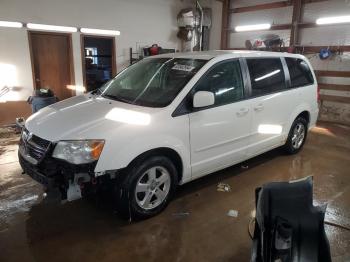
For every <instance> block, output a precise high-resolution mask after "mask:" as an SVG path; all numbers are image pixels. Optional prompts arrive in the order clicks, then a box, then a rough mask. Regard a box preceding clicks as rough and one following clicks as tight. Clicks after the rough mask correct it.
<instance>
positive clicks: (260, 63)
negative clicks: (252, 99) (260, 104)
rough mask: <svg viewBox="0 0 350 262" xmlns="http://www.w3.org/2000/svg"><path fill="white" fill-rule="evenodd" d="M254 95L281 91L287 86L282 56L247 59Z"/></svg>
mask: <svg viewBox="0 0 350 262" xmlns="http://www.w3.org/2000/svg"><path fill="white" fill-rule="evenodd" d="M247 63H248V68H249V74H250V80H251V83H252V96H261V95H265V94H269V93H273V92H277V91H280V90H282V89H284V88H285V87H286V83H285V78H284V72H283V67H282V63H281V59H280V58H254V59H247Z"/></svg>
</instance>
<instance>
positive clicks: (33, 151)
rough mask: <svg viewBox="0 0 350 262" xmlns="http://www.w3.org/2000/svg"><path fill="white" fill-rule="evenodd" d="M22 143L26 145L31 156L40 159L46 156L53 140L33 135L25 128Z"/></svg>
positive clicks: (26, 149)
mask: <svg viewBox="0 0 350 262" xmlns="http://www.w3.org/2000/svg"><path fill="white" fill-rule="evenodd" d="M20 143H21V144H22V145H23V146H24V148H25V151H26V153H27V154H28V155H29V156H31V157H32V158H34V159H36V160H37V161H40V160H42V159H43V158H44V156H45V154H46V152H47V150H48V149H49V146H50V143H51V142H50V141H48V140H45V139H43V138H40V137H38V136H36V135H33V134H31V133H30V132H29V131H28V130H27V129H24V130H23V133H22V137H21V141H20Z"/></svg>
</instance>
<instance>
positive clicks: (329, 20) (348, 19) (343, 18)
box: [316, 15, 350, 25]
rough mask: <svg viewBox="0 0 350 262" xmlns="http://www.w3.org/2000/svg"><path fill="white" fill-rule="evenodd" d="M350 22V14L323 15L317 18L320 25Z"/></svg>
mask: <svg viewBox="0 0 350 262" xmlns="http://www.w3.org/2000/svg"><path fill="white" fill-rule="evenodd" d="M341 23H350V16H349V15H348V16H333V17H323V18H319V19H317V20H316V24H318V25H327V24H341Z"/></svg>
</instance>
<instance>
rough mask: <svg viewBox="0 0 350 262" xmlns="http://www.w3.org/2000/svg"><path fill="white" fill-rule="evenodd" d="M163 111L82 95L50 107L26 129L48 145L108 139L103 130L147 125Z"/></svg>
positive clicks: (40, 112) (28, 122) (41, 112)
mask: <svg viewBox="0 0 350 262" xmlns="http://www.w3.org/2000/svg"><path fill="white" fill-rule="evenodd" d="M160 110H161V109H160V108H150V107H141V106H136V105H130V104H126V103H122V102H118V101H114V100H110V99H106V98H103V97H101V96H92V95H89V94H87V95H80V96H75V97H72V98H68V99H66V100H63V101H61V102H58V103H55V104H53V105H50V106H47V107H45V108H43V109H41V110H39V111H38V112H37V113H35V114H33V115H32V116H31V117H29V118H28V120H27V121H26V124H25V126H26V128H27V129H28V130H29V131H30V132H32V133H33V134H35V135H37V136H39V137H41V138H44V139H46V140H49V141H59V140H69V139H105V137H104V135H105V134H104V130H108V129H113V130H116V129H115V128H118V127H119V126H125V125H130V126H135V125H147V124H149V122H150V119H151V115H152V114H154V113H155V112H158V111H160Z"/></svg>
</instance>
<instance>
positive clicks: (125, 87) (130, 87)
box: [101, 58, 207, 107]
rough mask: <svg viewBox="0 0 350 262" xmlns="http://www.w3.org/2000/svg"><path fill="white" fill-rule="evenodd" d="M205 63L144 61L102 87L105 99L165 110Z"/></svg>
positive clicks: (192, 61)
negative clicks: (163, 108)
mask: <svg viewBox="0 0 350 262" xmlns="http://www.w3.org/2000/svg"><path fill="white" fill-rule="evenodd" d="M206 62H207V60H200V59H185V58H152V59H145V60H142V61H140V62H138V63H136V64H134V65H132V66H130V67H128V68H127V69H125V70H124V71H122V72H121V73H120V74H118V75H117V76H116V77H115V78H114V79H112V80H111V81H109V82H107V83H106V84H105V85H104V86H102V87H101V90H103V93H102V96H104V97H107V98H111V99H115V100H118V101H122V102H125V103H129V104H135V105H140V106H149V107H164V106H167V105H169V104H170V103H171V102H172V101H173V100H174V98H175V97H176V96H177V94H178V93H179V92H180V91H181V90H182V89H183V87H184V86H185V85H186V84H187V83H188V81H189V80H190V79H191V78H192V77H193V76H194V75H195V74H196V73H197V72H198V70H199V69H200V68H201V67H202V66H203V65H204V64H205V63H206Z"/></svg>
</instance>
